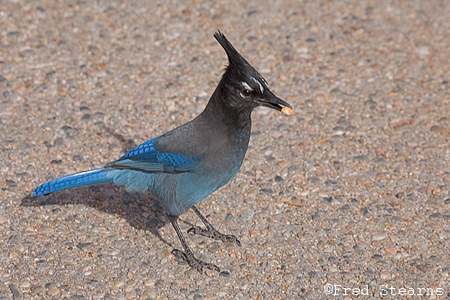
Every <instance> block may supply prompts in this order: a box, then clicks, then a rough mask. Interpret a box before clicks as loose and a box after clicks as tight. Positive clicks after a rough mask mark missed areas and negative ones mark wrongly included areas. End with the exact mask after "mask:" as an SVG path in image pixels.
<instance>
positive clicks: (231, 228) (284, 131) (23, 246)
mask: <svg viewBox="0 0 450 300" xmlns="http://www.w3.org/2000/svg"><path fill="white" fill-rule="evenodd" d="M449 19H450V3H449V2H448V1H438V0H430V1H420V0H417V1H414V0H411V1H395V0H393V1H356V0H355V1H351V0H345V1H313V0H307V1H302V2H300V1H290V0H287V1H251V2H249V3H247V4H243V3H242V2H241V1H190V2H188V1H184V2H181V3H180V2H179V1H174V0H169V1H159V0H158V1H132V0H129V1H101V0H97V1H72V0H67V1H50V0H37V1H25V0H6V1H2V2H0V90H1V96H0V101H1V102H0V108H1V109H0V124H1V132H0V157H1V165H0V174H1V181H0V184H1V187H2V190H1V197H0V239H1V243H0V282H1V284H0V299H2V300H3V299H137V298H138V299H186V298H187V299H196V300H199V299H254V300H256V299H351V298H353V299H355V298H362V299H372V298H373V299H378V298H389V299H447V298H448V297H450V277H449V272H450V239H449V231H450V179H449V178H450V174H449V172H450V83H449V81H450V59H449V58H450V50H449V49H450V39H449V36H450V22H449V21H448V20H449ZM217 29H220V30H221V31H222V32H224V33H225V34H226V35H227V37H228V38H229V39H230V40H231V42H233V43H234V45H235V46H236V47H237V49H238V50H239V51H241V53H243V54H244V55H245V56H246V57H247V58H248V60H249V61H250V62H251V63H252V64H253V65H254V66H255V67H256V68H257V69H259V70H260V71H261V73H262V74H263V75H264V76H265V77H266V79H267V80H268V82H269V84H270V85H271V87H272V90H273V91H274V92H275V93H277V94H278V95H279V96H280V97H282V98H284V99H286V100H287V101H288V102H290V103H291V104H292V105H293V106H294V107H295V108H296V112H295V114H294V115H292V116H290V117H286V116H283V115H282V114H280V113H278V112H275V111H273V110H268V109H258V110H257V111H255V112H254V114H253V120H254V125H253V135H252V139H251V142H250V144H251V145H250V148H249V151H248V153H247V157H246V160H245V162H244V164H243V166H242V169H241V171H240V173H239V174H238V175H237V176H236V178H235V179H234V180H233V181H232V182H231V183H230V184H228V185H227V186H226V187H224V188H222V189H221V190H219V191H217V192H216V193H214V194H213V195H212V196H210V197H209V198H207V199H205V200H204V201H202V202H201V203H199V205H198V208H199V209H200V210H201V211H202V212H203V213H204V214H205V215H207V216H209V220H210V221H211V222H212V223H213V224H214V225H215V226H216V228H217V229H219V230H221V231H222V232H225V233H233V234H235V235H236V236H237V237H238V238H239V239H240V240H241V242H242V247H238V246H236V245H227V244H223V243H219V242H217V241H213V240H210V239H207V238H204V237H201V236H192V235H189V236H188V243H189V244H190V245H191V247H192V249H193V251H194V252H195V253H196V254H197V255H198V256H199V257H201V258H202V259H204V260H205V261H210V262H215V263H216V264H217V265H218V266H219V267H220V268H221V269H222V270H223V271H222V272H221V273H220V274H218V273H215V272H210V271H208V272H206V274H204V275H199V274H197V272H196V271H194V270H192V269H190V268H189V267H188V266H187V265H185V264H183V263H182V262H180V261H177V260H176V259H175V258H174V257H173V256H172V255H171V254H170V252H171V250H172V249H173V247H176V248H180V244H179V241H178V239H177V237H176V234H175V232H174V230H173V229H172V226H171V225H170V222H169V221H168V220H167V219H166V218H165V217H164V215H163V214H162V213H161V211H160V209H159V206H158V204H157V203H154V202H153V201H149V199H148V198H146V197H141V196H139V195H136V194H130V193H127V192H125V191H124V190H122V189H120V188H117V187H114V186H112V185H103V186H98V187H91V188H80V189H76V190H68V191H62V192H58V193H55V194H52V195H50V196H48V197H37V198H29V195H30V193H31V191H32V189H33V188H34V187H35V186H37V185H39V184H41V183H43V182H45V181H47V180H50V179H53V178H56V177H60V176H63V175H66V174H69V173H72V172H75V171H82V170H87V169H91V168H96V167H100V166H102V165H104V164H105V163H107V162H110V161H112V160H114V159H117V158H118V157H120V156H121V155H122V154H123V153H124V152H125V151H126V150H129V149H131V148H132V147H133V146H134V145H136V144H139V143H141V142H143V141H145V140H147V139H149V138H152V137H155V136H158V135H159V134H162V133H164V132H166V131H167V130H170V129H172V128H174V127H175V126H177V125H180V124H182V123H184V122H186V121H188V120H190V119H192V118H193V117H194V116H196V115H197V114H198V113H199V112H200V111H202V109H203V107H204V106H205V103H206V102H207V100H208V97H209V95H210V94H211V93H212V91H213V89H214V87H215V85H216V84H217V83H218V81H219V79H220V76H221V72H222V71H223V66H224V65H225V64H226V55H225V53H224V51H223V50H222V49H221V47H220V46H219V44H218V43H217V42H216V41H215V40H214V38H213V36H212V35H213V33H214V32H215V31H216V30H217ZM182 218H183V220H184V221H185V222H182V223H181V226H182V229H183V230H186V229H188V228H189V224H199V225H200V221H199V220H198V219H197V218H195V216H194V214H193V213H192V212H188V213H186V214H184V215H183V216H182ZM330 288H331V289H332V290H331V291H330V290H328V289H330ZM344 288H349V289H352V290H345V289H344ZM426 289H427V290H426ZM327 292H328V294H327ZM330 292H331V293H332V295H330V294H329V293H330ZM358 293H359V294H361V295H358ZM345 294H347V295H345ZM399 294H400V295H399ZM405 294H409V295H405ZM414 294H415V295H416V296H413V295H414Z"/></svg>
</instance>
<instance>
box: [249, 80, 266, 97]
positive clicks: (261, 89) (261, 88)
mask: <svg viewBox="0 0 450 300" xmlns="http://www.w3.org/2000/svg"><path fill="white" fill-rule="evenodd" d="M250 79H251V80H253V81H254V82H256V83H257V84H258V85H259V90H260V91H261V94H262V93H264V88H263V86H262V84H261V82H259V80H258V79H256V78H255V77H250Z"/></svg>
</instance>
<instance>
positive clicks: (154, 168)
mask: <svg viewBox="0 0 450 300" xmlns="http://www.w3.org/2000/svg"><path fill="white" fill-rule="evenodd" d="M157 140H158V138H154V139H152V140H149V141H147V142H145V143H142V144H140V145H139V146H137V147H135V148H134V149H132V150H130V151H129V152H127V153H126V154H125V155H124V156H122V157H121V158H120V159H118V160H116V161H114V162H111V163H109V164H107V165H106V166H105V167H106V168H113V169H133V170H138V171H143V172H150V173H158V172H163V173H181V172H188V171H192V170H194V169H195V168H196V166H197V163H198V161H199V158H196V157H186V156H183V155H181V154H175V153H168V152H160V151H158V150H156V148H155V143H156V141H157Z"/></svg>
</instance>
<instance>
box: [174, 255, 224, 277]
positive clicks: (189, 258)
mask: <svg viewBox="0 0 450 300" xmlns="http://www.w3.org/2000/svg"><path fill="white" fill-rule="evenodd" d="M172 254H173V255H174V256H175V257H176V258H179V259H182V260H184V261H185V262H187V263H188V265H189V266H191V267H192V268H195V269H197V272H198V273H199V274H202V273H203V268H207V269H210V270H213V271H217V272H220V269H219V267H217V266H216V265H215V264H210V263H207V262H204V261H201V260H199V259H198V258H196V257H195V256H194V254H192V252H190V251H189V252H183V251H181V250H178V249H173V250H172Z"/></svg>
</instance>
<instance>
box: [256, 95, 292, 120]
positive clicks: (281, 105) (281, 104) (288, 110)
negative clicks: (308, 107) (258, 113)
mask: <svg viewBox="0 0 450 300" xmlns="http://www.w3.org/2000/svg"><path fill="white" fill-rule="evenodd" d="M258 103H259V104H260V105H262V106H266V107H270V108H273V109H276V110H278V111H282V112H283V113H284V114H285V115H290V114H292V113H293V112H294V108H293V107H292V106H291V105H290V104H289V103H287V102H286V101H284V100H283V99H280V98H278V97H277V96H275V94H274V93H272V92H270V91H269V92H266V93H265V94H264V98H263V99H260V100H258Z"/></svg>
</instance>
